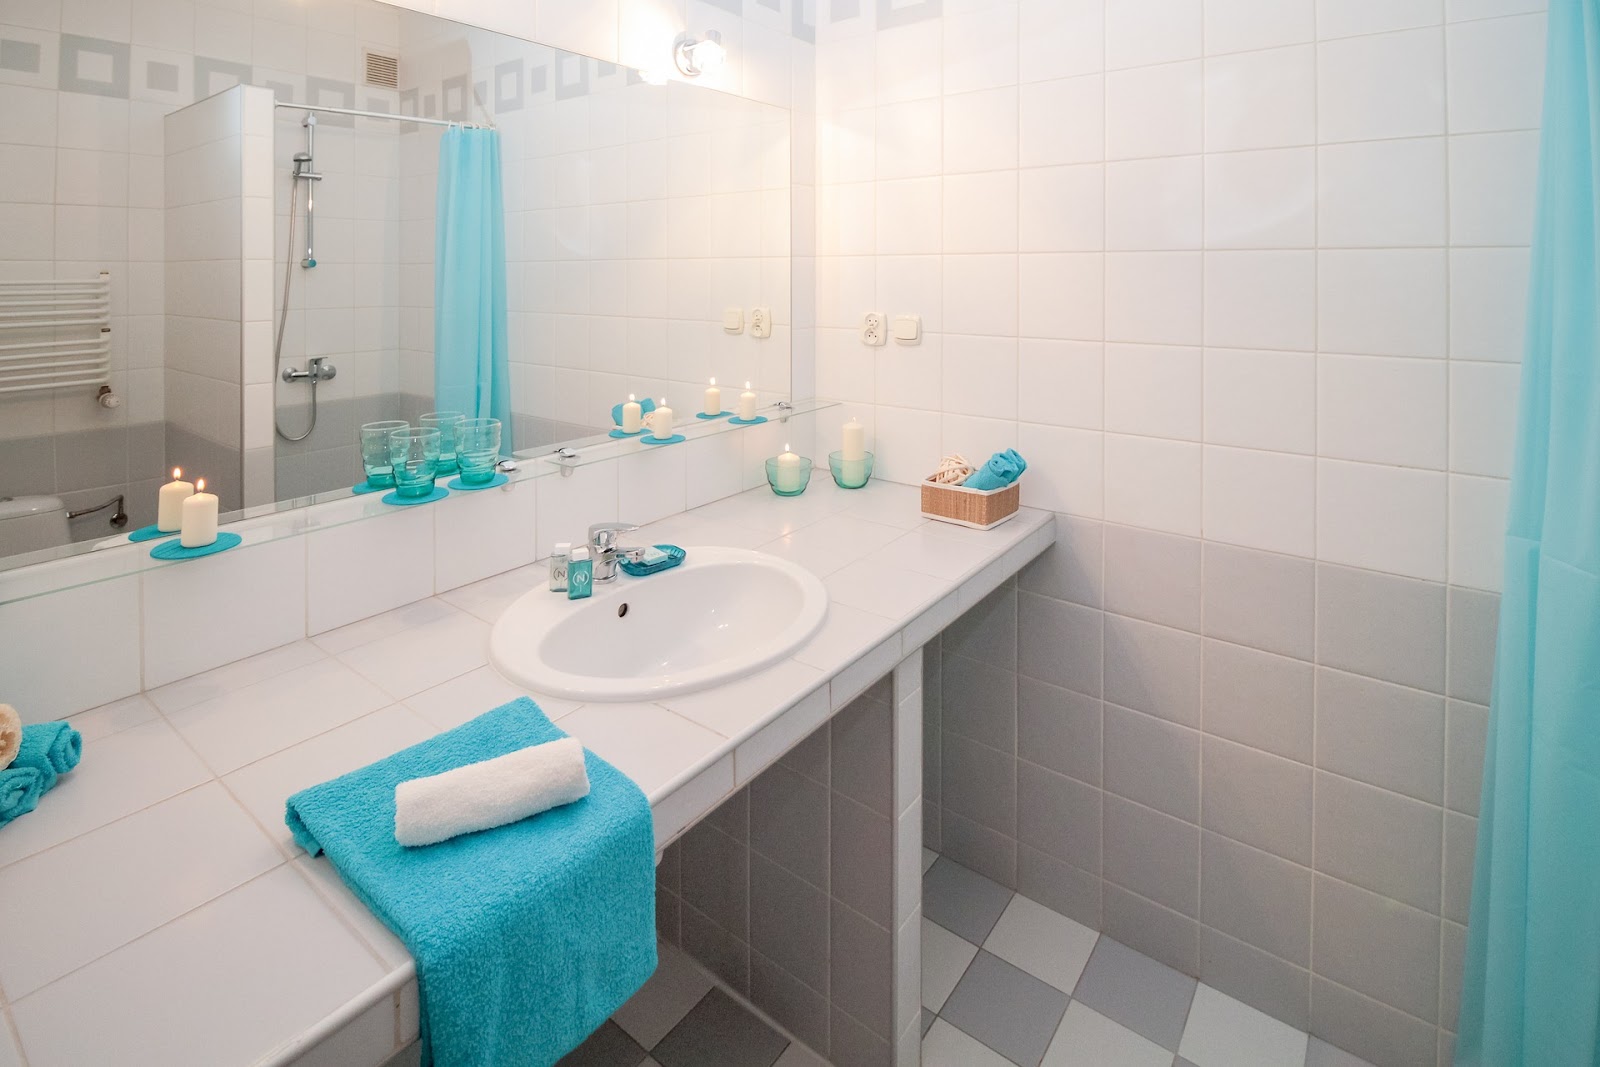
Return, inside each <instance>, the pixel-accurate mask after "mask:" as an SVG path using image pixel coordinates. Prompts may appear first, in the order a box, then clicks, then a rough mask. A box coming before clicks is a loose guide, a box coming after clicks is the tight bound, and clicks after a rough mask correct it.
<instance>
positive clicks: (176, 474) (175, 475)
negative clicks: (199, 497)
mask: <svg viewBox="0 0 1600 1067" xmlns="http://www.w3.org/2000/svg"><path fill="white" fill-rule="evenodd" d="M182 477H183V468H182V467H173V468H172V480H173V481H177V480H178V479H179V478H182Z"/></svg>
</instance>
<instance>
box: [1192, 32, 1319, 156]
mask: <svg viewBox="0 0 1600 1067" xmlns="http://www.w3.org/2000/svg"><path fill="white" fill-rule="evenodd" d="M1316 67H1317V64H1316V49H1315V48H1313V47H1312V46H1310V45H1296V46H1294V47H1291V48H1273V49H1268V50H1266V51H1261V52H1245V53H1241V54H1239V55H1232V56H1219V57H1216V58H1213V59H1208V60H1206V67H1205V110H1206V150H1207V151H1210V152H1233V151H1241V150H1245V149H1252V148H1286V147H1291V146H1294V145H1308V144H1314V143H1316V139H1317V112H1316V106H1317V105H1316V99H1317V84H1316Z"/></svg>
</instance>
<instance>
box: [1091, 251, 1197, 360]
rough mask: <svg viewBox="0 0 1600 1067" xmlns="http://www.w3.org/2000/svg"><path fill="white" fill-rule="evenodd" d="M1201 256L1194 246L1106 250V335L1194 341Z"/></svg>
mask: <svg viewBox="0 0 1600 1067" xmlns="http://www.w3.org/2000/svg"><path fill="white" fill-rule="evenodd" d="M1203 273H1204V266H1203V261H1202V257H1201V255H1200V253H1198V252H1123V253H1116V254H1112V255H1107V256H1106V312H1105V316H1106V317H1105V322H1106V340H1108V341H1132V342H1140V343H1145V344H1176V345H1194V344H1199V343H1200V341H1201V338H1202V334H1203V321H1204V309H1203V307H1202V297H1201V289H1202V276H1203Z"/></svg>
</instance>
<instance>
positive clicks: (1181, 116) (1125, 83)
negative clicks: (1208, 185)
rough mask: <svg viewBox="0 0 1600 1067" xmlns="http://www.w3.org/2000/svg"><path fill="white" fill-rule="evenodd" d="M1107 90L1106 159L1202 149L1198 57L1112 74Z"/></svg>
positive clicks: (1201, 76) (1201, 79) (1181, 153)
mask: <svg viewBox="0 0 1600 1067" xmlns="http://www.w3.org/2000/svg"><path fill="white" fill-rule="evenodd" d="M1105 92H1106V158H1107V159H1136V158H1139V157H1142V156H1184V155H1193V154H1195V153H1197V152H1199V151H1201V149H1202V148H1203V143H1204V140H1205V112H1204V104H1203V101H1204V73H1203V71H1202V65H1201V64H1200V63H1199V62H1198V61H1194V62H1187V63H1168V64H1165V65H1163V66H1159V67H1141V68H1139V69H1137V70H1125V71H1118V72H1116V73H1112V74H1108V75H1106V90H1105ZM1063 162H1066V161H1063Z"/></svg>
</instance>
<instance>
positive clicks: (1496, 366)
mask: <svg viewBox="0 0 1600 1067" xmlns="http://www.w3.org/2000/svg"><path fill="white" fill-rule="evenodd" d="M1521 377H1522V375H1521V371H1520V369H1519V368H1518V367H1516V366H1514V365H1512V364H1508V363H1465V362H1460V361H1455V360H1452V361H1451V363H1450V469H1451V470H1452V471H1457V472H1460V473H1462V474H1482V475H1489V476H1492V477H1496V478H1509V477H1510V476H1511V460H1512V454H1513V452H1514V450H1515V446H1516V431H1517V399H1518V395H1519V393H1520V391H1521V384H1522V383H1521Z"/></svg>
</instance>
